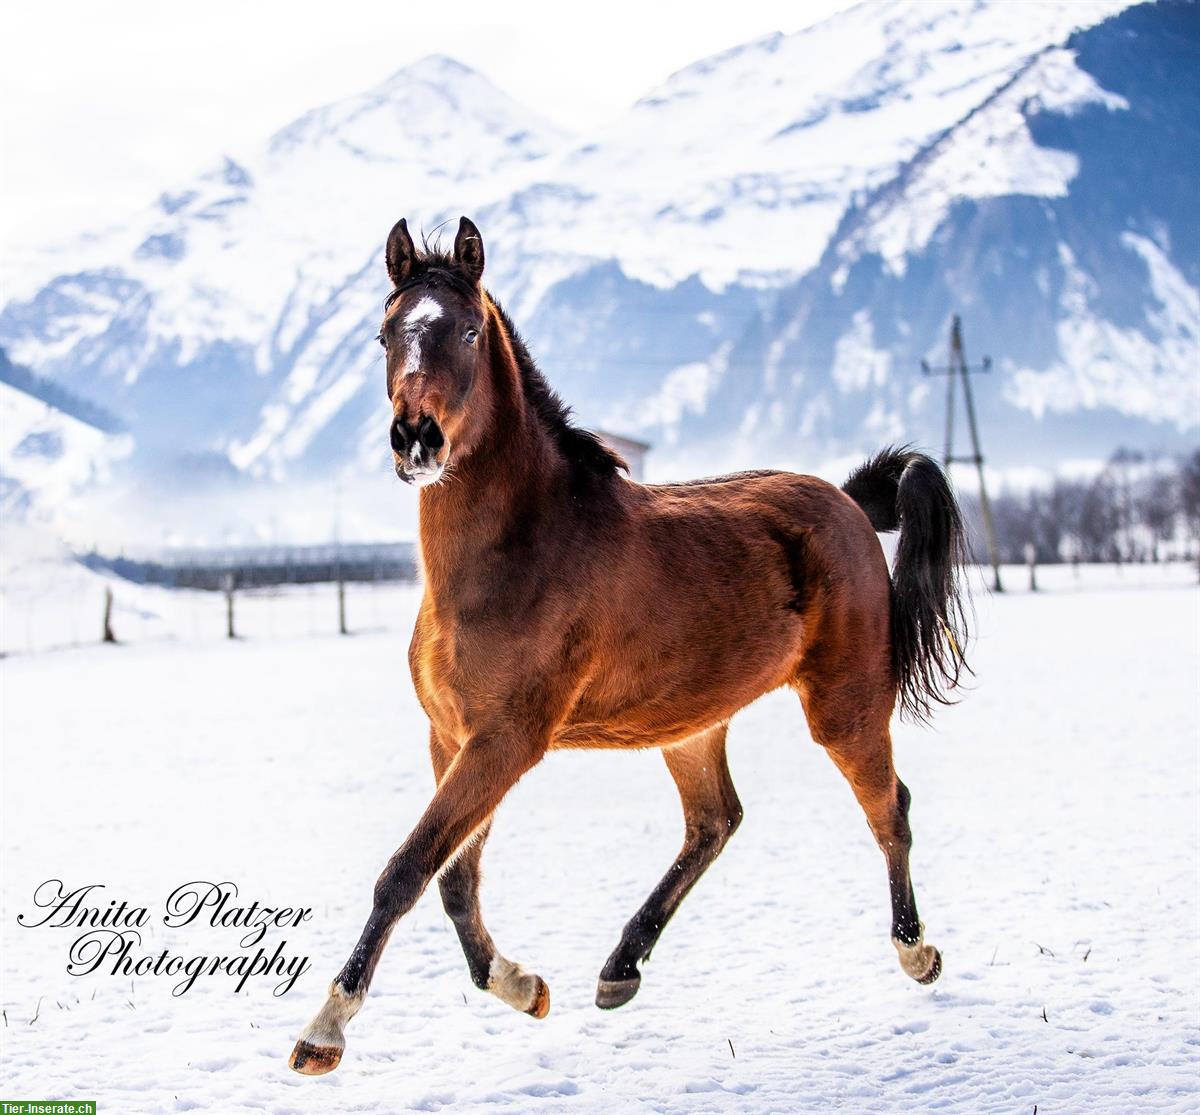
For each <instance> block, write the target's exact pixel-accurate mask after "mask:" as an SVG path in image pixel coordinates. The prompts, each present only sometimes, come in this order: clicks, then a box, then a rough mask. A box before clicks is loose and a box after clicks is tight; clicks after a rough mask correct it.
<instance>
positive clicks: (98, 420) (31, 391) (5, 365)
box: [0, 348, 127, 434]
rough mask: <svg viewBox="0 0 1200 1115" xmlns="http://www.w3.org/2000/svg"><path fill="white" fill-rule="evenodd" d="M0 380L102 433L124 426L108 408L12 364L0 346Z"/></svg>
mask: <svg viewBox="0 0 1200 1115" xmlns="http://www.w3.org/2000/svg"><path fill="white" fill-rule="evenodd" d="M0 383H7V384H8V385H9V386H10V387H15V388H17V390H18V391H24V392H25V394H26V395H32V396H33V397H34V398H35V399H40V400H41V401H42V402H43V403H47V404H48V405H50V406H52V407H54V408H55V409H56V410H61V411H62V412H63V414H69V415H70V416H71V417H72V418H77V419H78V420H79V421H80V422H86V423H87V424H88V425H89V426H94V427H95V428H96V429H97V430H103V431H104V432H105V433H106V434H122V433H124V432H125V430H126V429H127V427H126V425H125V423H124V422H122V421H121V420H120V419H119V418H118V417H117V416H116V415H115V414H113V413H112V411H110V410H105V409H104V407H102V406H101V405H100V404H99V403H94V402H92V400H91V399H85V398H84V397H83V396H82V395H76V394H75V392H74V391H68V390H67V389H66V388H65V387H63V386H61V385H60V384H57V383H55V382H54V381H53V380H50V379H47V378H46V377H45V376H40V375H38V374H37V372H34V371H31V370H30V369H29V368H26V367H25V366H24V365H23V364H14V363H13V362H12V361H11V360H10V359H9V357H8V353H7V352H5V351H4V349H2V348H0Z"/></svg>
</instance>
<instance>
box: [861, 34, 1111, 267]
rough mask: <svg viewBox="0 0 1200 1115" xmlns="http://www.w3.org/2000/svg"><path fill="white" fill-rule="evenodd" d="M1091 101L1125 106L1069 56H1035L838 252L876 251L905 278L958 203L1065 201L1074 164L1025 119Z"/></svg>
mask: <svg viewBox="0 0 1200 1115" xmlns="http://www.w3.org/2000/svg"><path fill="white" fill-rule="evenodd" d="M1091 104H1097V105H1102V106H1103V107H1105V108H1106V109H1108V111H1110V112H1116V111H1121V110H1125V109H1128V108H1129V103H1128V102H1127V101H1126V100H1125V99H1124V98H1123V97H1120V96H1117V95H1116V94H1113V93H1109V92H1108V91H1107V90H1104V89H1101V88H1100V86H1099V85H1097V84H1096V81H1095V80H1094V79H1093V78H1092V76H1091V75H1090V74H1088V73H1085V72H1084V71H1083V70H1081V69H1079V67H1078V66H1077V65H1076V63H1075V55H1074V52H1073V51H1070V50H1066V49H1061V48H1060V49H1054V50H1047V51H1045V52H1043V53H1042V54H1040V55H1038V56H1036V57H1035V58H1033V59H1032V60H1031V61H1030V62H1029V64H1028V65H1027V66H1025V67H1024V68H1023V69H1022V70H1021V72H1020V73H1019V74H1018V75H1017V76H1016V77H1015V78H1014V80H1013V81H1012V82H1011V83H1010V84H1007V85H1005V86H1004V87H1003V88H1002V89H1001V90H1000V91H999V92H997V94H996V95H995V96H994V97H992V98H990V99H989V100H988V101H986V102H984V103H983V104H982V105H980V106H979V107H977V108H976V107H972V110H971V112H970V113H969V114H968V115H967V117H966V118H965V119H964V120H962V121H961V122H960V123H959V124H958V126H957V127H955V128H954V129H953V131H952V132H948V133H947V134H946V135H945V136H944V137H942V138H941V139H939V140H938V142H937V143H935V144H934V145H933V146H932V147H931V148H930V150H929V151H927V152H923V153H922V154H921V156H920V157H919V158H918V159H917V160H915V161H914V166H913V170H912V173H911V175H910V177H909V179H908V181H907V182H905V184H904V187H903V189H901V190H899V191H897V192H896V193H895V194H894V195H892V196H890V197H888V199H887V201H886V203H885V204H884V205H883V206H882V207H881V208H882V212H881V213H880V214H879V215H878V216H877V217H876V218H875V220H874V222H873V223H872V224H871V225H870V226H869V228H868V230H867V232H866V235H865V236H863V237H861V238H856V239H854V240H851V241H849V242H847V243H846V244H844V245H843V246H842V248H843V251H845V252H847V253H849V254H854V255H858V254H862V253H864V252H867V251H877V252H879V253H880V255H881V256H882V257H883V259H884V262H885V263H886V264H887V266H888V269H889V271H891V273H892V274H894V275H903V274H904V271H905V268H906V266H907V261H908V257H909V256H910V255H913V254H916V253H918V252H920V251H922V250H923V249H924V248H925V246H926V245H927V244H928V243H929V240H930V237H932V236H933V234H934V232H935V231H936V230H937V229H938V228H939V227H940V226H941V224H942V223H943V221H944V220H945V219H946V217H947V215H948V214H949V212H950V208H951V206H952V205H953V204H954V203H955V202H956V201H958V200H959V199H961V198H972V199H980V198H989V197H1006V196H1011V195H1026V196H1030V197H1065V196H1066V195H1067V192H1068V186H1069V185H1070V182H1071V180H1072V179H1073V178H1074V177H1075V175H1076V174H1078V173H1079V160H1078V159H1077V158H1076V157H1075V156H1074V155H1073V154H1071V153H1070V152H1067V151H1058V150H1054V149H1053V148H1048V147H1039V146H1038V144H1037V143H1036V142H1034V139H1033V135H1032V134H1031V133H1030V131H1029V118H1030V117H1031V116H1033V115H1036V114H1037V113H1038V112H1041V111H1050V112H1058V113H1064V114H1066V115H1072V114H1074V113H1076V112H1078V111H1079V110H1080V109H1082V108H1083V107H1085V106H1086V105H1091ZM844 266H845V265H844V264H843V267H844Z"/></svg>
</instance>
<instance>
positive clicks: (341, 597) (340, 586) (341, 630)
mask: <svg viewBox="0 0 1200 1115" xmlns="http://www.w3.org/2000/svg"><path fill="white" fill-rule="evenodd" d="M337 601H338V634H339V635H348V634H349V633H350V632H348V631H347V630H346V579H345V577H343V576H342V567H341V565H340V564H339V565H338V575H337Z"/></svg>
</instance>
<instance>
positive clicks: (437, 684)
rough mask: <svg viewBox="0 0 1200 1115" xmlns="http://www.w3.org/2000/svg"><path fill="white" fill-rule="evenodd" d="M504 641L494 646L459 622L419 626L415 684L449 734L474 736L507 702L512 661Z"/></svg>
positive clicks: (412, 656) (436, 723) (415, 643)
mask: <svg viewBox="0 0 1200 1115" xmlns="http://www.w3.org/2000/svg"><path fill="white" fill-rule="evenodd" d="M499 642H500V644H501V645H497V646H495V647H490V643H491V641H490V640H482V641H481V640H480V638H479V637H478V636H477V635H476V634H474V633H471V634H470V635H469V636H465V635H464V634H463V632H461V631H456V630H455V629H454V627H453V626H437V627H431V626H426V627H425V628H421V627H418V630H417V633H416V635H415V636H414V639H413V647H412V652H411V654H410V665H411V667H412V677H413V685H414V687H415V689H416V691H417V697H418V698H419V699H420V701H421V706H422V708H424V710H425V712H426V714H427V715H428V717H429V719H430V721H431V722H432V723H433V725H434V727H435V728H436V729H437V730H438V731H439V732H441V733H442V734H443V735H445V736H447V737H448V738H453V739H458V740H460V741H461V740H464V739H466V738H468V737H469V736H470V735H471V733H472V732H473V731H474V730H476V729H477V728H478V726H479V724H480V723H482V722H484V721H487V720H491V719H494V718H495V716H494V714H495V708H494V706H495V705H496V704H497V702H499V703H503V696H504V694H505V693H506V686H505V684H504V679H505V677H506V676H507V673H508V671H507V670H506V666H507V665H509V664H508V663H507V662H506V661H505V657H506V656H505V647H504V646H503V643H504V640H500V641H499ZM489 647H490V649H489Z"/></svg>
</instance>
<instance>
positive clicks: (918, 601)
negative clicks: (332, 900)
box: [290, 217, 966, 1075]
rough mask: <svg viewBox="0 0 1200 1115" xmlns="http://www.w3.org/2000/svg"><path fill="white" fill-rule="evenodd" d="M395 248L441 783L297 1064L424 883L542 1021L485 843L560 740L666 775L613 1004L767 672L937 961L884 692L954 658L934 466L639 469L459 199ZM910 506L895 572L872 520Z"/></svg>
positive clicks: (930, 686)
mask: <svg viewBox="0 0 1200 1115" xmlns="http://www.w3.org/2000/svg"><path fill="white" fill-rule="evenodd" d="M385 255H386V264H387V273H388V276H389V278H390V279H391V283H392V287H393V289H392V292H391V294H390V295H389V296H388V298H387V301H386V303H385V313H384V318H383V325H382V327H381V329H380V332H379V340H380V342H381V344H382V345H383V347H384V349H385V350H386V366H387V392H388V399H389V402H390V404H391V409H392V419H391V421H390V423H389V427H388V438H389V440H390V443H391V448H392V453H393V457H394V463H395V468H396V473H397V475H398V476H399V477H400V478H401V479H402V480H404V481H406V482H408V483H410V484H413V485H416V486H418V487H419V488H420V556H421V562H422V566H423V570H424V592H423V598H422V601H421V608H420V613H419V615H418V617H417V622H416V630H415V631H414V633H413V638H412V644H411V647H410V649H409V665H410V668H411V671H412V679H413V684H414V685H415V687H416V692H417V696H418V697H419V699H420V701H421V705H422V708H423V709H424V711H425V712H426V714H427V715H428V717H429V723H430V736H429V749H430V755H431V758H432V762H433V770H434V774H435V776H436V780H437V790H436V792H435V793H434V795H433V798H432V800H431V801H430V803H429V805H428V807H427V808H426V810H425V812H424V813H423V814H422V816H421V818H420V820H419V821H418V822H417V824H416V827H415V828H414V829H413V830H412V832H411V833H410V834H409V836H408V838H407V839H406V840H405V841H404V843H403V844H402V845H401V846H400V848H399V850H398V851H397V852H396V853H395V854H394V855H393V856H392V858H391V859H390V860H389V861H388V863H387V866H386V867H385V868H384V870H383V873H382V874H381V875H380V877H379V881H378V882H377V883H376V885H375V891H374V901H373V905H372V908H371V912H370V915H369V917H368V918H367V923H366V926H365V928H364V929H363V931H362V935H361V936H360V938H359V940H358V943H357V944H356V945H355V947H354V950H353V952H352V953H351V954H350V957H349V959H348V960H347V961H346V964H345V966H344V967H343V968H342V970H341V971H340V972H339V973H338V975H337V977H336V978H335V979H334V981H333V983H332V985H331V986H330V988H329V993H328V998H327V1000H326V1002H325V1004H324V1006H323V1007H322V1008H321V1010H320V1011H319V1013H318V1014H317V1015H316V1017H315V1018H314V1019H313V1021H312V1022H311V1023H310V1024H309V1026H308V1027H307V1028H306V1029H305V1030H304V1032H303V1034H302V1036H301V1037H300V1039H299V1041H297V1043H296V1046H295V1049H294V1051H293V1052H292V1055H291V1058H290V1065H291V1067H292V1068H293V1069H295V1070H296V1071H297V1072H301V1073H305V1074H310V1075H317V1074H321V1073H326V1072H329V1071H330V1070H332V1069H334V1068H335V1067H336V1066H337V1064H338V1063H339V1061H340V1060H341V1057H342V1053H343V1050H344V1048H345V1033H344V1031H345V1026H346V1023H347V1022H348V1021H349V1020H350V1019H351V1018H352V1017H353V1016H354V1014H355V1013H356V1012H357V1011H358V1009H359V1007H360V1006H361V1005H362V1002H363V998H364V996H365V995H366V992H367V988H368V986H369V984H370V982H371V977H372V974H373V973H374V971H375V967H376V965H377V964H378V963H379V958H380V956H381V955H382V953H383V949H384V946H385V945H386V943H387V940H388V937H389V935H390V934H391V932H392V929H393V928H394V926H395V925H396V922H397V921H398V919H399V918H400V917H401V916H402V915H404V914H405V913H406V912H407V911H408V910H410V909H411V908H412V906H413V905H414V904H415V903H416V901H417V899H418V898H420V896H421V894H422V893H423V892H424V890H425V889H426V887H427V886H428V885H429V884H430V882H432V881H433V880H434V879H435V878H436V879H438V882H439V887H440V889H441V895H442V902H443V903H444V905H445V910H446V913H447V914H448V915H449V917H450V920H451V921H452V922H453V924H454V927H455V929H456V930H457V932H458V937H459V939H460V941H461V943H462V948H463V951H464V953H465V954H466V959H467V965H468V967H469V969H470V974H471V978H472V980H473V981H474V982H475V984H476V985H477V986H479V987H480V988H483V989H485V990H487V991H490V992H491V993H492V994H494V995H496V996H498V997H499V998H500V999H502V1000H503V1001H504V1002H505V1003H508V1004H509V1005H510V1006H512V1007H514V1008H515V1009H516V1010H518V1011H524V1012H525V1013H526V1014H529V1015H532V1016H533V1017H535V1018H544V1017H545V1016H546V1013H547V1012H548V1010H549V1009H550V994H549V990H548V988H547V986H546V984H545V982H544V981H543V980H542V979H541V977H539V976H537V975H535V974H533V973H532V972H527V971H526V970H524V969H523V968H521V967H520V966H518V965H517V964H515V963H513V962H512V961H510V960H508V959H507V958H506V957H505V956H504V955H503V954H502V953H501V952H500V951H499V949H497V947H496V945H495V942H494V941H493V940H492V937H491V935H490V934H489V933H488V930H487V928H486V926H485V925H484V922H483V916H482V914H481V912H480V904H479V883H480V855H481V853H482V850H483V843H484V840H485V839H486V838H487V835H488V829H489V825H490V822H491V817H492V813H493V811H494V810H495V809H496V807H497V806H498V805H499V804H500V802H501V800H502V799H503V798H504V796H505V794H507V793H508V791H509V790H510V789H512V787H513V786H514V785H515V784H516V782H517V780H518V779H519V778H521V776H522V775H523V774H525V773H526V772H527V771H528V770H530V769H531V768H532V767H533V766H535V765H536V764H537V763H538V762H539V761H540V760H541V759H542V758H543V756H544V755H545V754H546V753H547V751H550V750H554V749H559V748H613V749H617V750H628V749H631V748H648V747H654V748H658V749H660V750H661V751H662V754H663V758H664V760H665V761H666V764H667V769H668V770H669V771H670V773H671V776H672V778H673V779H674V781H675V784H676V786H677V787H678V790H679V796H680V800H681V802H682V805H683V816H684V841H683V848H682V850H681V851H680V853H679V856H678V858H677V859H676V860H675V862H674V863H673V864H672V865H671V867H670V869H669V870H668V871H667V873H666V875H665V876H664V877H663V880H662V882H660V883H659V884H658V886H657V887H656V888H655V889H654V891H653V893H652V894H651V895H650V897H649V898H648V899H647V900H646V902H645V904H644V905H643V906H642V907H641V909H640V910H638V912H637V913H636V914H635V915H634V916H633V918H632V920H631V921H630V922H629V924H628V925H627V926H626V927H625V930H624V932H623V933H622V935H621V939H620V942H619V943H618V944H617V947H616V948H615V949H614V950H613V953H612V955H611V956H610V957H609V958H608V961H607V963H606V964H605V965H604V968H603V970H602V971H601V972H600V979H599V985H598V989H597V994H596V1003H597V1005H598V1006H600V1007H603V1008H613V1007H619V1006H621V1005H622V1004H624V1003H627V1002H628V1001H629V1000H630V999H632V998H633V996H634V995H635V994H636V993H637V991H638V987H639V985H640V982H641V978H642V977H641V973H640V972H639V967H638V966H639V964H640V963H641V962H642V961H644V960H645V959H646V958H647V957H648V956H649V954H650V950H651V949H652V948H653V947H654V945H655V943H656V942H657V940H658V937H659V934H660V933H661V932H662V930H663V927H664V926H665V925H666V924H667V922H668V921H669V920H670V919H671V917H672V915H673V914H674V913H675V911H676V910H677V909H678V907H679V904H680V902H681V901H682V900H683V898H684V896H685V895H686V894H687V893H688V891H690V890H691V889H692V887H693V886H694V884H695V883H696V881H697V880H698V879H699V878H700V876H701V875H702V874H703V872H704V871H705V869H706V868H707V867H708V866H709V865H710V864H711V863H712V862H713V860H714V859H716V857H717V855H718V854H719V853H720V851H721V849H722V848H723V847H724V845H725V843H726V841H727V840H728V839H729V838H730V836H732V835H733V833H734V831H735V830H736V829H737V827H738V823H739V822H740V821H741V818H742V806H741V803H740V802H739V801H738V796H737V793H736V791H735V790H734V787H733V782H732V781H731V780H730V776H729V768H728V766H727V764H726V758H725V733H726V729H727V728H728V725H729V720H730V718H731V717H732V716H733V715H734V714H735V713H736V712H737V711H738V710H739V709H741V708H744V707H745V706H746V705H748V704H749V703H750V702H751V701H753V700H755V699H756V698H757V697H759V696H761V695H762V694H764V693H767V692H769V691H771V690H773V689H777V688H780V687H782V686H790V687H791V688H792V689H794V690H795V692H796V693H797V694H798V695H799V697H800V702H801V704H802V706H803V708H804V712H805V715H806V717H807V719H808V725H809V728H810V731H811V734H812V736H813V738H814V739H815V740H816V741H817V742H818V743H819V744H821V745H823V746H824V748H825V749H826V751H827V752H828V753H829V756H830V758H831V759H832V760H833V762H834V763H835V764H836V765H837V767H838V769H839V770H840V771H841V772H842V774H843V775H845V777H846V779H847V780H848V781H849V783H850V786H851V788H852V789H853V791H854V794H855V796H856V797H857V799H858V801H859V803H860V804H861V806H862V809H863V811H864V812H865V814H866V818H867V823H868V825H869V826H870V829H871V832H872V833H873V834H874V837H875V839H876V841H877V842H878V844H879V846H880V848H881V849H882V850H883V854H884V856H885V858H886V861H887V872H888V883H889V888H890V893H891V907H892V929H891V936H892V943H893V944H894V945H895V947H896V950H897V952H898V954H899V961H900V967H901V968H902V969H903V970H904V972H905V973H907V974H908V975H909V976H911V977H912V978H913V979H915V980H917V981H918V982H919V983H931V982H932V981H933V980H935V979H937V977H938V974H939V973H940V971H941V956H940V954H939V953H938V951H937V950H936V949H935V948H933V947H932V946H931V945H928V944H926V943H925V941H924V936H923V926H922V924H921V921H920V919H919V917H918V916H917V906H916V902H915V900H914V896H913V888H912V883H911V881H910V879H909V869H908V858H909V848H910V845H911V840H912V837H911V832H910V829H909V824H908V807H909V793H908V790H907V789H906V788H905V786H904V783H903V782H901V781H900V780H899V778H898V777H897V776H896V771H895V768H894V767H893V765H892V747H891V736H890V734H889V722H890V719H891V716H892V712H893V709H894V707H895V706H896V704H897V702H899V704H900V706H901V708H902V710H904V711H906V712H908V713H911V714H913V715H915V716H916V717H917V718H924V717H926V716H928V714H929V713H930V711H931V708H932V705H933V703H935V702H943V703H945V702H947V701H948V700H949V699H950V698H949V691H950V690H951V689H952V688H953V687H954V685H955V683H956V682H957V681H958V678H959V675H960V671H961V670H962V669H964V668H965V664H964V662H963V656H962V648H963V646H964V645H965V637H966V631H965V622H964V609H963V603H962V601H963V597H962V596H961V594H960V590H959V580H958V570H959V567H960V565H961V561H962V552H963V530H962V521H961V517H960V514H959V510H958V507H957V505H956V503H955V500H954V496H953V494H952V492H951V489H950V486H949V483H948V482H947V479H946V477H945V475H944V474H943V472H942V470H941V469H940V468H939V467H938V466H937V465H936V464H935V463H934V462H933V461H932V460H930V458H929V457H927V456H925V455H923V454H921V453H918V452H915V451H913V450H911V449H908V448H901V449H895V448H892V449H885V450H884V451H883V452H881V453H879V454H878V455H877V456H876V457H874V458H873V459H872V460H870V461H868V462H867V463H866V464H864V465H863V466H862V467H861V468H859V469H858V470H857V471H855V472H854V474H853V475H852V476H851V477H850V479H849V480H848V481H847V482H846V484H845V485H844V486H843V487H842V488H840V489H839V488H837V487H834V486H833V485H831V484H828V483H826V482H825V481H823V480H819V479H817V478H816V477H812V476H799V475H794V474H791V473H786V472H769V471H758V472H743V473H739V474H738V475H735V476H724V477H719V478H717V479H713V480H700V481H694V482H689V483H682V484H653V485H644V484H638V483H635V482H633V481H632V480H630V479H628V478H627V476H626V475H623V474H622V470H623V466H624V462H623V461H622V460H621V459H620V458H619V457H618V456H617V455H616V454H614V453H613V452H612V451H611V450H610V449H608V448H607V447H606V446H605V445H604V444H603V443H602V442H601V441H600V440H599V438H597V437H596V436H595V435H594V434H592V433H589V432H588V431H586V430H583V429H580V428H578V427H577V426H576V425H574V424H573V423H572V422H571V420H570V412H569V410H568V409H567V408H566V407H565V406H564V404H563V403H562V402H561V400H560V399H559V398H558V396H557V395H556V394H555V393H554V392H553V391H552V390H551V388H550V386H549V384H548V383H547V381H546V379H545V378H544V377H543V375H542V374H541V372H540V371H539V370H538V368H537V366H536V365H535V364H534V361H533V359H532V358H531V357H530V354H529V352H528V350H527V349H526V347H525V344H524V343H523V342H522V340H521V338H520V336H519V335H518V334H517V331H516V329H515V328H514V327H513V324H512V322H511V321H510V320H509V318H508V316H507V315H506V314H505V312H504V310H502V309H501V307H500V305H499V304H498V303H497V302H496V300H495V299H494V298H492V297H491V295H490V294H489V293H488V292H487V291H486V290H484V289H483V287H482V286H481V285H480V283H481V279H482V277H483V268H484V249H483V240H482V238H481V237H480V235H479V230H478V229H477V228H476V227H475V225H474V224H472V223H471V221H469V220H467V218H465V217H464V218H463V219H462V221H461V222H460V225H459V229H458V233H457V236H456V238H455V241H454V247H453V251H452V252H444V251H442V250H440V249H438V248H436V247H431V246H430V245H429V244H427V243H426V244H425V245H424V246H423V248H422V250H421V251H419V252H418V250H417V249H416V247H415V245H414V243H413V240H412V237H411V236H410V235H409V231H408V226H407V224H406V222H405V221H403V220H401V221H399V222H398V223H397V224H396V226H395V227H394V228H393V229H392V230H391V233H390V235H389V236H388V240H387V248H386V253H385ZM625 471H627V470H625ZM897 528H899V530H900V538H899V544H898V549H897V554H896V558H895V563H894V569H893V571H892V572H891V574H890V575H889V571H888V566H887V561H886V559H885V557H884V554H883V549H882V547H881V546H880V544H879V540H878V538H877V537H876V532H877V531H892V530H896V529H897Z"/></svg>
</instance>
